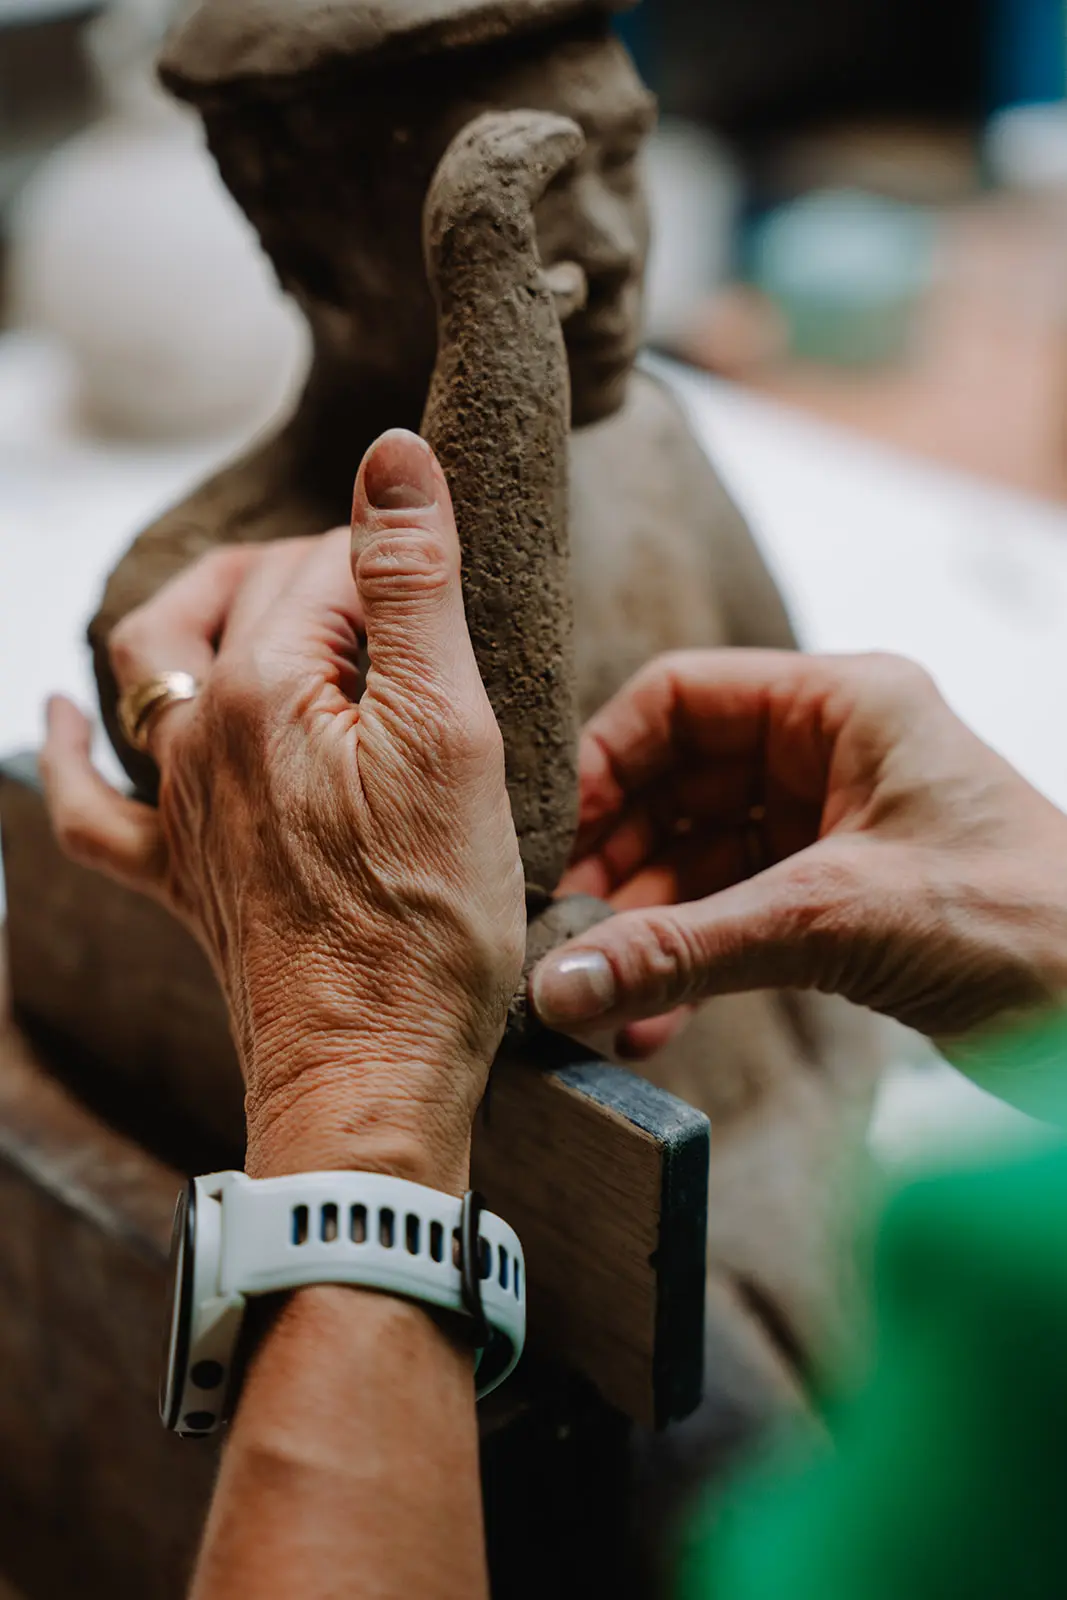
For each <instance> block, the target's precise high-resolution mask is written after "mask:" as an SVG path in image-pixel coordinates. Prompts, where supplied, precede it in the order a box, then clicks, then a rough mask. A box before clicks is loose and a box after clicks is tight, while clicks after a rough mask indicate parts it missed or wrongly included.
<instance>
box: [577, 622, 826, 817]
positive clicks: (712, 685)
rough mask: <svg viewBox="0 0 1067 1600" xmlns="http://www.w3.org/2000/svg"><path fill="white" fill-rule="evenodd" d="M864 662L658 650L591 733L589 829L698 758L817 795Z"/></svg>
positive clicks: (734, 775) (585, 801) (584, 761)
mask: <svg viewBox="0 0 1067 1600" xmlns="http://www.w3.org/2000/svg"><path fill="white" fill-rule="evenodd" d="M854 667H855V662H852V661H850V660H849V659H848V658H839V659H838V660H836V661H835V660H833V659H827V658H820V657H812V656H804V655H800V654H798V653H796V652H795V651H790V650H740V649H729V650H689V651H678V652H674V653H672V654H670V655H664V656H660V657H658V658H657V659H656V660H655V661H653V662H651V663H650V664H649V665H648V666H647V667H646V668H644V670H643V671H641V672H639V673H638V674H637V676H636V677H635V678H633V679H632V680H631V682H630V683H628V684H627V685H626V686H625V687H624V688H623V689H621V690H620V691H619V693H618V694H616V695H615V696H614V698H613V699H611V700H609V702H608V703H607V705H606V706H604V707H603V709H602V710H601V711H599V712H598V713H597V714H596V715H595V716H594V717H593V718H592V719H591V721H590V722H589V723H588V724H587V726H586V729H585V731H584V733H583V735H582V747H581V756H580V772H581V779H582V831H583V834H588V833H589V832H590V831H595V830H596V829H598V828H601V827H603V826H604V824H605V823H606V822H607V821H608V820H610V819H613V818H615V817H617V816H618V815H620V814H621V812H622V811H623V810H624V809H625V808H626V806H627V805H628V804H629V802H630V801H631V800H632V799H633V798H634V797H635V796H637V795H639V794H641V793H643V792H645V791H648V790H649V789H650V787H651V786H652V785H655V784H657V783H660V782H661V781H665V780H666V779H668V778H669V777H670V776H671V775H672V774H674V773H675V772H677V771H679V770H680V769H681V768H682V767H683V766H685V765H686V764H692V762H693V760H694V758H697V759H698V760H699V761H701V762H704V761H707V762H717V763H722V766H723V768H724V769H725V768H727V767H728V768H729V769H730V771H731V781H732V782H733V783H734V784H736V783H737V781H738V780H739V779H740V778H741V777H742V776H743V774H744V772H745V770H746V769H748V771H749V772H750V773H751V775H752V776H753V778H755V777H756V776H757V775H759V774H760V773H765V774H766V776H767V777H769V778H771V779H773V780H774V781H776V782H780V783H783V784H785V785H786V786H787V787H790V788H793V787H795V788H796V789H797V790H798V792H800V793H803V794H804V795H805V796H807V797H810V796H812V795H814V794H815V793H816V792H817V791H818V789H819V788H820V786H821V783H822V781H823V779H824V776H825V765H826V760H827V756H828V751H829V745H830V743H832V737H833V732H834V725H835V723H837V722H840V720H841V719H842V717H843V714H844V710H845V708H846V706H847V704H848V696H847V695H846V696H841V695H840V693H839V691H840V690H841V688H842V686H843V685H844V684H847V682H848V680H849V677H850V675H851V669H852V668H854Z"/></svg>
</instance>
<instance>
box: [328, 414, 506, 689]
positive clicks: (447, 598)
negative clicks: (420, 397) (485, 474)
mask: <svg viewBox="0 0 1067 1600" xmlns="http://www.w3.org/2000/svg"><path fill="white" fill-rule="evenodd" d="M352 572H353V576H354V578H355V581H356V588H357V590H358V593H359V600H360V605H361V609H362V612H363V618H364V626H365V628H366V634H367V653H368V655H369V657H370V663H371V676H370V677H369V678H368V690H369V691H370V692H373V691H374V688H375V686H376V685H377V688H378V689H379V690H380V689H381V688H382V686H383V685H384V684H389V685H390V686H392V687H393V688H394V689H400V690H403V691H411V692H413V693H416V694H420V695H421V694H423V693H425V692H426V691H427V690H430V689H435V690H437V692H438V693H443V694H444V695H447V696H453V695H455V694H457V693H464V692H466V691H469V689H470V687H471V675H472V674H473V675H474V677H475V678H476V677H477V668H476V667H475V665H474V654H473V651H472V649H471V644H470V636H469V634H468V632H467V623H466V618H465V615H464V611H463V592H462V587H461V583H460V550H459V537H458V534H457V532H456V519H455V516H454V514H453V510H452V498H451V495H450V494H449V492H448V484H447V482H446V480H445V475H444V473H443V472H442V470H441V468H440V466H439V465H438V462H437V459H436V457H435V456H434V454H433V451H432V450H431V449H430V447H429V445H428V444H426V443H425V442H424V441H423V440H422V439H420V438H419V437H418V435H417V434H414V433H409V432H407V430H406V429H403V428H394V429H392V430H391V431H390V432H389V433H384V434H383V435H382V436H381V438H380V439H378V440H377V441H376V443H374V444H373V445H371V447H370V449H369V450H368V451H367V454H366V455H365V456H364V458H363V463H362V465H361V467H360V469H359V473H358V475H357V477H356V486H355V491H354V494H353V498H352Z"/></svg>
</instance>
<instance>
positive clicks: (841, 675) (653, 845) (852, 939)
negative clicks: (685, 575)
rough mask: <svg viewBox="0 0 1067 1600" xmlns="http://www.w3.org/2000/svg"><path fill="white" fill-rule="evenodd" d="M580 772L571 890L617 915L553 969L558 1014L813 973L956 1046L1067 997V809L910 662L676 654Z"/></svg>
mask: <svg viewBox="0 0 1067 1600" xmlns="http://www.w3.org/2000/svg"><path fill="white" fill-rule="evenodd" d="M581 773H582V785H581V787H582V831H581V835H580V838H579V844H578V852H577V854H578V860H577V863H576V865H575V866H574V867H572V869H571V871H570V873H569V874H568V876H567V877H566V879H565V880H564V882H563V884H562V886H561V887H562V888H563V889H564V890H565V891H570V892H572V893H586V894H596V895H600V896H602V897H603V898H604V899H606V900H608V901H609V902H610V903H611V905H612V906H613V907H614V908H615V910H616V911H618V912H619V913H620V915H618V916H616V917H614V918H611V919H609V920H608V921H607V922H604V923H601V924H600V925H599V926H598V927H597V928H595V929H594V930H593V931H592V932H591V933H589V934H586V935H584V936H583V937H582V938H581V939H580V940H577V941H575V942H574V943H573V944H572V945H570V946H568V947H567V948H566V949H564V950H561V951H559V952H557V953H556V954H555V955H553V956H550V957H548V958H547V959H546V961H545V962H543V963H542V965H541V967H540V968H539V970H538V972H537V973H536V974H535V977H534V996H535V1000H536V1001H537V1003H538V1009H539V1011H540V1013H541V1016H542V1018H543V1019H544V1020H545V1021H547V1022H550V1023H551V1024H552V1025H553V1026H557V1027H574V1026H578V1025H585V1026H588V1025H590V1023H591V1022H593V1019H596V1021H595V1025H596V1026H597V1027H598V1028H607V1027H610V1026H613V1025H614V1026H616V1027H621V1026H623V1025H624V1024H626V1023H628V1022H629V1023H633V1022H634V1019H635V1018H644V1017H651V1016H655V1015H657V1014H658V1013H661V1012H665V1011H667V1010H669V1009H670V1008H671V1007H675V1006H679V1005H685V1004H692V1003H695V1002H698V1001H701V1000H706V999H708V998H709V997H710V996H712V995H717V994H731V993H738V992H740V991H743V990H746V989H763V988H770V987H777V986H785V985H792V986H795V987H796V988H804V989H806V988H810V989H819V990H822V991H823V992H824V993H831V994H840V995H844V996H846V997H847V998H848V999H849V1000H852V1001H854V1002H855V1003H857V1004H859V1005H865V1006H868V1007H870V1008H871V1009H872V1010H876V1011H881V1012H884V1013H886V1014H888V1015H889V1016H893V1017H896V1018H897V1019H898V1020H899V1021H901V1022H904V1023H907V1024H908V1025H909V1026H911V1027H914V1028H918V1029H920V1030H921V1031H923V1032H924V1033H927V1034H932V1035H935V1036H937V1037H939V1038H941V1039H943V1040H947V1039H950V1038H953V1037H959V1036H961V1035H963V1034H965V1033H966V1032H968V1031H969V1030H972V1029H974V1028H976V1027H981V1026H982V1025H983V1024H986V1023H989V1022H991V1021H993V1020H995V1019H1000V1018H1001V1017H1002V1016H1003V1015H1004V1014H1005V1013H1009V1012H1012V1011H1021V1010H1027V1009H1029V1008H1032V1007H1041V1006H1043V1005H1046V1004H1049V1003H1055V1002H1057V1001H1062V998H1063V995H1064V994H1065V993H1067V817H1064V815H1063V814H1062V813H1061V812H1060V811H1058V810H1057V809H1056V807H1055V806H1053V805H1052V804H1051V803H1050V802H1049V801H1047V800H1046V799H1045V798H1044V797H1043V796H1042V795H1040V794H1038V793H1037V791H1036V790H1034V789H1032V788H1031V787H1030V785H1029V784H1028V783H1026V782H1025V780H1024V779H1023V778H1021V777H1020V776H1019V774H1018V773H1017V772H1015V771H1014V770H1013V769H1012V768H1011V767H1010V766H1009V765H1008V764H1007V762H1005V761H1003V760H1002V759H1001V757H1000V756H998V755H996V754H995V753H994V752H993V751H992V750H990V749H989V748H988V747H987V746H986V745H984V744H983V743H982V742H981V740H980V739H978V738H977V737H976V735H975V734H973V733H972V732H971V731H970V730H969V729H968V728H966V727H965V726H964V725H963V723H961V722H960V721H959V720H958V718H957V717H956V716H955V715H954V714H953V713H952V711H951V710H950V709H949V707H948V706H947V705H946V704H945V701H944V700H943V699H942V697H941V695H940V694H939V693H938V691H937V689H936V687H935V685H934V684H933V682H932V681H931V680H930V678H929V677H928V676H927V675H926V673H925V672H923V671H922V669H921V668H919V667H917V666H915V665H913V664H912V663H911V662H908V661H902V660H898V659H897V658H895V657H892V656H884V655H870V656H857V657H851V658H850V657H823V658H820V657H817V656H815V657H812V656H808V657H805V656H797V655H793V654H784V653H782V652H778V651H755V650H751V651H750V650H744V651H741V650H734V651H730V652H724V651H691V652H686V653H680V654H677V655H674V656H665V657H662V658H661V659H660V660H658V661H655V662H653V663H652V664H651V665H650V666H649V667H648V668H646V670H645V671H644V672H642V673H640V674H639V675H638V676H637V678H635V679H634V680H633V682H632V683H631V684H630V685H628V686H627V688H625V689H624V690H622V692H621V693H620V694H619V695H617V696H616V697H615V699H614V700H613V701H611V702H610V703H609V704H608V705H607V706H605V708H604V709H603V710H602V711H601V712H600V713H599V714H598V715H597V716H596V717H594V719H593V721H592V722H591V724H590V725H589V726H588V727H587V729H586V732H585V736H584V740H583V746H582V756H581ZM1055 863H1063V866H1062V867H1061V869H1060V870H1059V871H1057V870H1056V869H1055Z"/></svg>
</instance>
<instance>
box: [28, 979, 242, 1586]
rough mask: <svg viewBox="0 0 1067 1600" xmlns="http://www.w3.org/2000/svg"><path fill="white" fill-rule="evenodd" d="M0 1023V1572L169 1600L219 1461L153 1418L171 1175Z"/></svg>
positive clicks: (174, 1185)
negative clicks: (77, 1096)
mask: <svg viewBox="0 0 1067 1600" xmlns="http://www.w3.org/2000/svg"><path fill="white" fill-rule="evenodd" d="M0 1017H2V1020H0V1284H2V1286H3V1287H2V1299H3V1314H2V1315H0V1565H2V1566H3V1568H4V1571H5V1573H6V1574H7V1575H9V1576H10V1577H11V1578H12V1579H13V1580H14V1581H15V1582H16V1583H17V1584H18V1585H19V1587H20V1588H21V1589H23V1590H24V1591H25V1593H26V1595H27V1596H33V1597H34V1600H49V1597H51V1596H58V1595H77V1596H79V1600H116V1597H117V1596H119V1595H137V1596H138V1600H179V1597H180V1596H181V1595H183V1594H184V1593H185V1589H186V1584H187V1581H188V1575H189V1570H190V1566H191V1562H192V1558H193V1554H194V1552H195V1549H196V1542H197V1538H198V1534H199V1528H200V1524H201V1520H202V1517H203V1513H204V1508H205V1506H206V1504H207V1500H208V1496H209V1494H210V1492H211V1484H212V1481H213V1477H214V1472H215V1457H216V1451H215V1449H214V1448H213V1447H212V1446H211V1445H207V1446H206V1447H205V1448H203V1449H200V1448H197V1449H193V1450H190V1449H189V1448H188V1444H187V1443H186V1441H184V1440H180V1439H178V1438H176V1437H175V1436H174V1435H172V1434H167V1433H165V1432H164V1430H163V1428H162V1427H161V1425H160V1423H159V1418H158V1414H157V1410H156V1383H157V1381H158V1371H159V1360H160V1348H161V1344H162V1338H161V1333H162V1320H163V1301H164V1288H165V1282H166V1261H167V1253H168V1248H169V1241H170V1225H171V1215H172V1212H173V1209H174V1200H175V1196H176V1194H177V1192H178V1190H179V1188H180V1186H181V1181H182V1180H181V1178H180V1176H179V1174H178V1173H177V1172H175V1171H173V1170H172V1169H170V1168H168V1167H166V1166H164V1165H163V1163H161V1162H159V1161H157V1160H156V1159H155V1158H154V1157H152V1156H150V1155H148V1154H146V1153H145V1152H144V1151H143V1150H141V1149H139V1148H138V1146H137V1145H136V1144H134V1143H133V1142H132V1141H131V1140H129V1139H126V1138H124V1137H123V1136H122V1135H120V1134H117V1133H115V1132H114V1131H112V1130H111V1129H109V1128H108V1127H107V1126H106V1125H105V1124H104V1123H103V1122H101V1121H100V1120H99V1119H98V1118H96V1117H95V1116H93V1114H92V1113H91V1112H89V1111H88V1110H86V1108H85V1107H84V1106H82V1105H80V1104H79V1102H78V1101H77V1100H76V1099H75V1098H74V1097H73V1096H72V1095H71V1094H70V1093H69V1092H68V1091H67V1090H65V1089H64V1088H63V1087H62V1086H61V1085H60V1084H59V1083H57V1082H56V1081H55V1080H54V1079H53V1078H52V1077H51V1076H50V1075H49V1073H48V1072H47V1070H46V1068H45V1066H44V1064H43V1062H42V1061H41V1059H40V1057H39V1056H38V1055H37V1054H36V1053H35V1052H34V1051H33V1049H32V1048H31V1047H30V1045H29V1044H28V1042H27V1041H26V1040H25V1039H24V1038H23V1037H22V1035H21V1034H20V1033H19V1032H18V1030H17V1029H16V1028H15V1027H14V1026H13V1025H12V1023H11V1021H10V1019H9V1017H8V1015H7V1007H6V1005H3V1007H2V1013H0ZM200 1443H201V1444H202V1443H203V1441H200Z"/></svg>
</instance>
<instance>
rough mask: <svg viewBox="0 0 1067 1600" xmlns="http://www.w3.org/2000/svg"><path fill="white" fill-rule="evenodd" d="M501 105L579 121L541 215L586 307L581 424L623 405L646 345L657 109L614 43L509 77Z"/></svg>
mask: <svg viewBox="0 0 1067 1600" xmlns="http://www.w3.org/2000/svg"><path fill="white" fill-rule="evenodd" d="M495 104H496V105H497V106H499V107H500V108H502V109H510V108H511V107H516V108H518V107H522V106H533V107H535V108H536V109H538V110H550V111H559V112H561V113H563V114H564V115H566V116H569V117H573V118H574V120H575V122H577V123H578V124H579V125H580V126H581V128H582V130H583V132H584V133H585V137H586V147H585V150H584V151H583V153H582V154H581V155H580V156H579V157H578V159H577V161H575V162H574V163H573V164H572V165H571V166H569V167H567V168H565V170H564V171H563V172H562V173H560V175H559V177H558V178H557V179H556V180H555V182H554V183H553V184H552V186H551V187H550V189H549V190H548V193H547V194H546V195H545V197H544V199H543V200H542V201H541V203H540V205H539V206H538V209H537V213H536V215H537V231H538V239H539V242H540V246H541V255H542V259H543V260H544V262H545V264H546V266H551V265H552V264H554V263H555V262H557V261H566V260H571V261H577V262H578V263H579V264H580V265H581V266H582V267H583V268H584V270H585V273H586V277H587V279H588V282H589V299H588V303H587V305H586V307H585V309H584V310H583V311H580V312H577V313H576V314H575V315H574V316H573V317H572V318H571V319H570V321H569V322H568V323H567V325H566V327H565V328H564V337H565V339H566V342H567V353H568V356H569V358H570V367H571V397H572V405H573V412H574V420H575V422H576V423H578V424H584V423H588V422H595V421H598V420H599V419H600V418H602V417H606V416H610V415H611V414H612V413H613V412H615V411H617V410H618V408H619V407H620V406H621V404H622V402H623V400H624V399H625V394H626V384H627V381H628V379H629V376H630V373H631V371H632V370H633V364H634V360H635V358H636V356H637V351H638V346H639V344H640V339H641V309H642V289H643V284H644V273H645V262H646V259H647V256H648V210H647V205H646V201H645V193H644V187H643V184H642V179H641V169H640V155H641V148H642V145H643V144H644V142H645V139H646V138H647V136H648V134H649V132H650V130H651V128H652V125H653V122H654V120H655V102H654V100H653V98H652V96H651V95H650V94H649V93H648V92H647V90H646V89H644V88H643V86H642V85H641V82H640V80H639V79H638V77H637V75H636V73H635V72H634V69H633V66H632V65H631V63H630V58H629V56H628V55H627V54H626V52H625V50H624V49H623V48H622V46H621V45H619V44H617V43H616V42H615V41H614V40H600V41H597V42H594V43H582V44H576V45H570V46H563V47H561V48H559V49H557V50H556V51H555V52H554V53H553V54H552V55H551V56H549V57H548V58H547V60H544V61H540V62H537V63H535V64H532V65H531V66H529V67H526V68H524V69H520V70H517V71H516V72H514V73H512V74H511V75H509V76H508V77H507V78H505V79H504V80H503V81H502V83H501V84H500V93H499V95H498V96H496V97H495Z"/></svg>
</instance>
